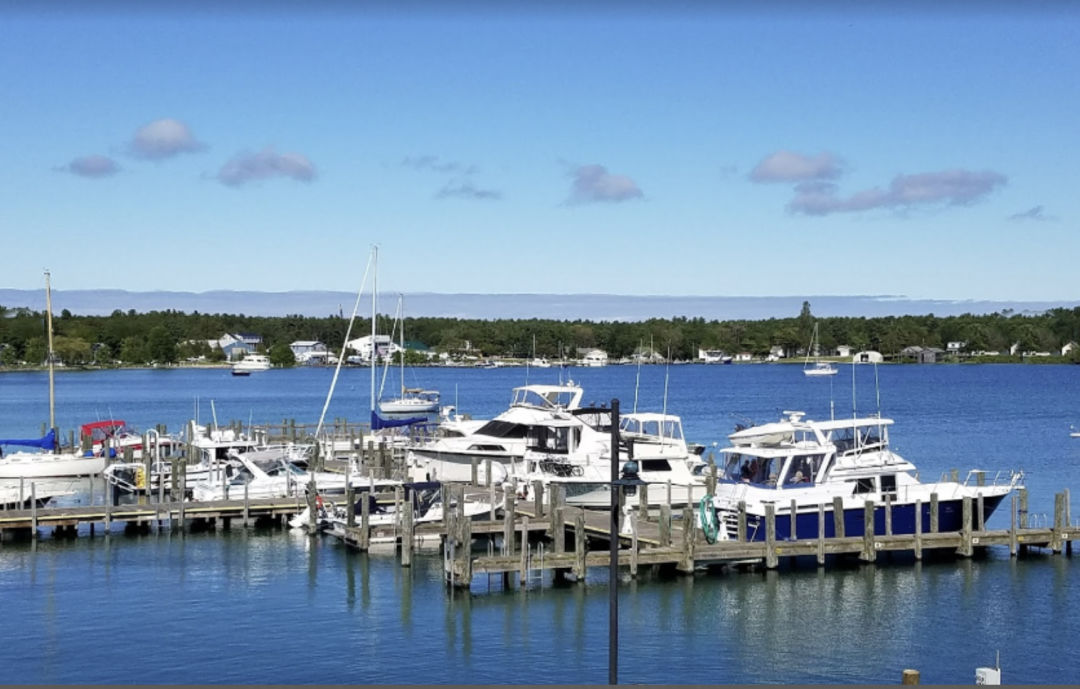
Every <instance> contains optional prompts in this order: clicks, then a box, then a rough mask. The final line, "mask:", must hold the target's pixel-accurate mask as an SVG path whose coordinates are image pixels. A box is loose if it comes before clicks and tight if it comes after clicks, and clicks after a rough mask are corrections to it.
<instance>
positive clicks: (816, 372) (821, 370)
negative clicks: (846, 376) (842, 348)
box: [803, 323, 837, 377]
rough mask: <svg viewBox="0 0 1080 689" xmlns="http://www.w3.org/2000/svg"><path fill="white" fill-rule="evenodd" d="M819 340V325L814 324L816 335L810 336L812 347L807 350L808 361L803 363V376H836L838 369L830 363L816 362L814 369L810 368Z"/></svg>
mask: <svg viewBox="0 0 1080 689" xmlns="http://www.w3.org/2000/svg"><path fill="white" fill-rule="evenodd" d="M817 338H818V324H817V323H814V334H813V335H811V336H810V346H808V347H807V348H806V361H804V362H803V375H805V376H811V377H817V376H835V375H836V374H837V370H836V367H835V366H833V365H832V364H831V363H830V362H828V361H815V362H814V365H813V366H812V367H809V368H808V366H810V356H811V355H813V353H814V342H816V341H817Z"/></svg>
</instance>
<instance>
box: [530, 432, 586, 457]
mask: <svg viewBox="0 0 1080 689" xmlns="http://www.w3.org/2000/svg"><path fill="white" fill-rule="evenodd" d="M528 440H529V449H533V450H540V451H541V452H558V453H560V454H566V453H568V452H570V450H572V449H573V448H576V447H577V446H578V443H579V442H580V440H581V428H580V427H577V426H533V427H532V428H530V429H529V436H528Z"/></svg>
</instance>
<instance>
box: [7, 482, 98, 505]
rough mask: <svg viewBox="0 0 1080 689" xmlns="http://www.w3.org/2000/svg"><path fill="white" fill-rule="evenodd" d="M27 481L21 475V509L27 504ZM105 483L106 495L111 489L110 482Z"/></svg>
mask: <svg viewBox="0 0 1080 689" xmlns="http://www.w3.org/2000/svg"><path fill="white" fill-rule="evenodd" d="M25 481H26V479H25V477H23V476H20V477H19V509H22V507H23V505H25V504H26V490H25V489H24V483H25ZM104 483H105V495H108V494H109V490H108V488H109V482H108V481H107V480H106V481H105V482H104Z"/></svg>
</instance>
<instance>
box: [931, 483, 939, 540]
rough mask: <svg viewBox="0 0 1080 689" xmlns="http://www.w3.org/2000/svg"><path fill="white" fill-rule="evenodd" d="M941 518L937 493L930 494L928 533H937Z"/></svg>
mask: <svg viewBox="0 0 1080 689" xmlns="http://www.w3.org/2000/svg"><path fill="white" fill-rule="evenodd" d="M940 520H941V514H940V510H939V509H938V495H937V493H936V492H935V493H931V494H930V533H937V532H938V528H939V524H940Z"/></svg>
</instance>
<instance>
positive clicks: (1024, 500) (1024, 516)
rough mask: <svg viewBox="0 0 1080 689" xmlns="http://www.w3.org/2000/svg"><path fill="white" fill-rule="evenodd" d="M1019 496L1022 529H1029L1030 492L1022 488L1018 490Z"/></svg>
mask: <svg viewBox="0 0 1080 689" xmlns="http://www.w3.org/2000/svg"><path fill="white" fill-rule="evenodd" d="M1016 492H1017V494H1019V495H1020V512H1019V514H1018V516H1019V518H1020V528H1021V529H1026V528H1028V492H1027V488H1025V487H1023V486H1020V487H1019V488H1017V489H1016Z"/></svg>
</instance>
